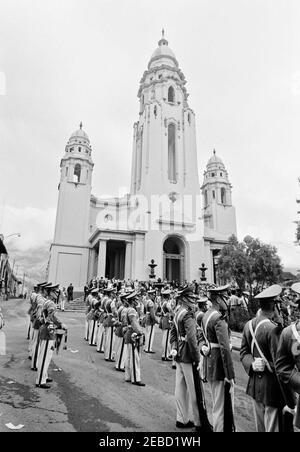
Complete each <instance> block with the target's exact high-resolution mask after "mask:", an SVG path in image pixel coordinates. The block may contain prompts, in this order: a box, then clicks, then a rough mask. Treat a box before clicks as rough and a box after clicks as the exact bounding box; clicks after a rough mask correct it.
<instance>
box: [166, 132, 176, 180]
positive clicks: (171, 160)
mask: <svg viewBox="0 0 300 452" xmlns="http://www.w3.org/2000/svg"><path fill="white" fill-rule="evenodd" d="M175 140H176V127H175V124H169V125H168V177H169V181H170V182H174V183H176V182H177V175H176V172H177V168H176V141H175Z"/></svg>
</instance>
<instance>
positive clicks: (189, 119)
mask: <svg viewBox="0 0 300 452" xmlns="http://www.w3.org/2000/svg"><path fill="white" fill-rule="evenodd" d="M187 118H188V123H189V125H191V115H190V113H188V117H187Z"/></svg>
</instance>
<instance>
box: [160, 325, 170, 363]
mask: <svg viewBox="0 0 300 452" xmlns="http://www.w3.org/2000/svg"><path fill="white" fill-rule="evenodd" d="M162 331H163V335H162V341H161V346H162V355H161V356H162V358H169V356H170V353H171V344H170V330H162Z"/></svg>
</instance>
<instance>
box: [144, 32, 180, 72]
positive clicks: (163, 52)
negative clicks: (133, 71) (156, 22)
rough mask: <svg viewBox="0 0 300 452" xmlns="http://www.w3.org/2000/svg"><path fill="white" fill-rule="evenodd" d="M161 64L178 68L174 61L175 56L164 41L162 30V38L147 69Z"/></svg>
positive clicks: (176, 62)
mask: <svg viewBox="0 0 300 452" xmlns="http://www.w3.org/2000/svg"><path fill="white" fill-rule="evenodd" d="M163 63H165V64H168V65H169V66H173V67H176V68H178V61H177V60H176V57H175V54H174V52H173V50H172V49H170V47H169V43H168V41H167V40H166V39H165V31H164V29H163V30H162V38H161V39H160V40H159V41H158V48H157V49H156V50H155V51H154V53H153V54H152V57H151V59H150V61H149V64H148V69H151V68H154V67H156V66H160V65H161V64H163Z"/></svg>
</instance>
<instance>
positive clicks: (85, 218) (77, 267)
mask: <svg viewBox="0 0 300 452" xmlns="http://www.w3.org/2000/svg"><path fill="white" fill-rule="evenodd" d="M91 154H92V148H91V145H90V140H89V137H88V135H87V134H86V133H85V132H84V131H83V129H82V123H81V124H80V126H79V129H78V130H77V131H76V132H74V133H73V134H72V135H71V137H70V139H69V141H68V143H67V145H66V148H65V154H64V157H63V158H62V160H61V163H60V182H59V186H58V191H59V195H58V206H57V213H56V224H55V233H54V240H53V243H52V245H51V251H50V263H49V276H48V278H49V281H52V282H53V283H58V284H60V285H61V286H65V285H69V284H70V283H72V284H73V286H74V287H75V288H76V287H78V288H80V287H82V286H83V285H84V284H85V283H86V278H87V275H86V273H87V271H86V269H87V262H88V252H89V244H88V237H89V229H90V225H89V222H90V198H91V183H92V173H93V167H94V164H93V161H92V157H91Z"/></svg>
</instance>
